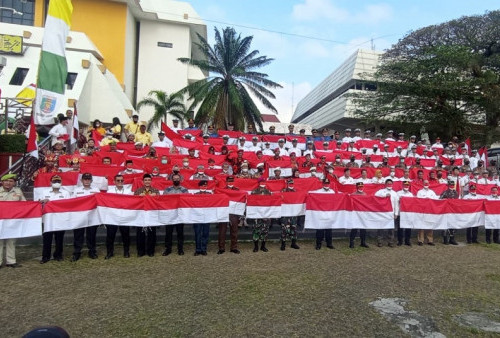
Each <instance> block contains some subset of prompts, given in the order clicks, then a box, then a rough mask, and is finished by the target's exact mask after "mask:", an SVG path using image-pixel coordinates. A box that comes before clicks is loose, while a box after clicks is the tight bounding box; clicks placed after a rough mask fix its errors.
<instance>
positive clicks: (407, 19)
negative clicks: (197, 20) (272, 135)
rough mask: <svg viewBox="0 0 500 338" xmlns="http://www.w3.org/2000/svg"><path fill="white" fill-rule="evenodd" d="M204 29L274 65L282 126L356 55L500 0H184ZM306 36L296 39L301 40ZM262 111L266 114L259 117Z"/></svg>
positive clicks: (499, 4) (269, 70) (493, 5)
mask: <svg viewBox="0 0 500 338" xmlns="http://www.w3.org/2000/svg"><path fill="white" fill-rule="evenodd" d="M188 2H189V3H191V5H192V6H193V7H194V9H195V11H196V12H197V13H198V14H199V15H200V17H201V18H202V19H204V20H205V22H206V24H207V27H208V28H207V30H208V37H209V41H210V42H211V43H213V40H214V39H213V36H214V34H213V32H214V27H218V28H219V29H222V28H223V27H226V26H233V27H234V28H235V29H236V31H237V32H240V33H241V34H242V35H244V36H247V35H253V36H254V40H253V43H252V47H253V49H257V50H259V51H260V54H261V55H265V56H267V57H270V58H274V59H275V61H274V62H273V63H272V64H271V65H269V66H266V67H265V68H263V69H262V71H263V72H264V73H267V74H268V75H269V77H270V79H271V80H273V81H276V82H278V83H280V84H281V85H282V86H283V87H284V88H283V89H279V90H275V94H276V96H277V99H276V100H273V104H274V106H275V107H276V108H277V109H278V112H279V114H278V117H279V118H280V120H281V121H282V122H288V121H289V120H290V118H291V116H292V114H293V110H294V109H295V107H296V106H297V103H298V102H299V100H300V99H301V98H303V97H304V96H305V95H306V94H307V93H308V92H309V91H310V90H311V89H312V88H314V87H315V86H316V85H317V84H318V83H319V82H321V81H322V80H323V79H324V78H325V77H327V76H328V75H329V74H330V73H331V72H332V71H333V70H334V69H335V68H337V67H338V66H339V65H340V64H341V63H342V62H343V61H344V60H345V59H346V58H347V57H348V56H349V55H351V54H353V53H354V52H355V51H356V50H357V49H358V48H365V49H371V48H372V39H373V45H374V46H375V49H377V50H384V49H386V48H389V47H390V46H391V45H392V44H393V43H396V42H397V41H398V40H399V39H400V38H402V37H403V36H404V35H405V34H407V33H408V32H410V31H412V30H416V29H419V28H422V27H425V26H428V25H433V24H438V23H441V22H445V21H448V20H451V19H455V18H459V17H461V16H464V15H474V14H484V13H485V12H486V11H491V10H496V9H500V2H499V1H498V0H479V1H471V0H454V1H452V0H432V1H431V0H418V1H405V0H390V1H362V0H361V1H352V0H250V1H241V0H189V1H188ZM296 35H300V36H305V37H300V36H296ZM263 112H265V111H263Z"/></svg>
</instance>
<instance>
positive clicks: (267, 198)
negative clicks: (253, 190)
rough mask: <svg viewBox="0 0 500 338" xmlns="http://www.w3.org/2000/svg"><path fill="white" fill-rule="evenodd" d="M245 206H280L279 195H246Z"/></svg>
mask: <svg viewBox="0 0 500 338" xmlns="http://www.w3.org/2000/svg"><path fill="white" fill-rule="evenodd" d="M247 206H249V207H279V206H281V196H280V195H248V197H247Z"/></svg>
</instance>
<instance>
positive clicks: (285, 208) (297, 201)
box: [281, 191, 307, 217]
mask: <svg viewBox="0 0 500 338" xmlns="http://www.w3.org/2000/svg"><path fill="white" fill-rule="evenodd" d="M281 196H282V199H283V200H282V202H281V217H296V216H303V215H305V213H306V199H307V192H305V191H303V192H283V193H281Z"/></svg>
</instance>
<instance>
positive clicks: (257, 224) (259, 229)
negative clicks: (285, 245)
mask: <svg viewBox="0 0 500 338" xmlns="http://www.w3.org/2000/svg"><path fill="white" fill-rule="evenodd" d="M251 194H252V195H271V192H270V191H269V190H268V189H267V188H266V181H265V179H263V178H259V186H258V187H257V189H255V190H252V193H251ZM270 225H271V220H270V219H269V218H257V219H255V220H254V225H253V231H252V238H253V244H254V248H253V252H257V251H259V240H260V241H261V246H260V250H261V251H264V252H268V251H269V250H268V249H267V248H266V240H267V234H268V233H269V226H270Z"/></svg>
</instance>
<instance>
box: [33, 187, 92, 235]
mask: <svg viewBox="0 0 500 338" xmlns="http://www.w3.org/2000/svg"><path fill="white" fill-rule="evenodd" d="M42 219H43V225H44V228H43V231H44V232H48V231H60V230H74V229H80V228H86V227H89V226H93V225H99V224H101V221H100V219H99V215H98V213H97V200H96V198H95V196H93V195H90V196H83V197H78V198H69V199H64V200H59V201H50V202H47V204H45V207H44V208H43V218H42Z"/></svg>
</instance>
